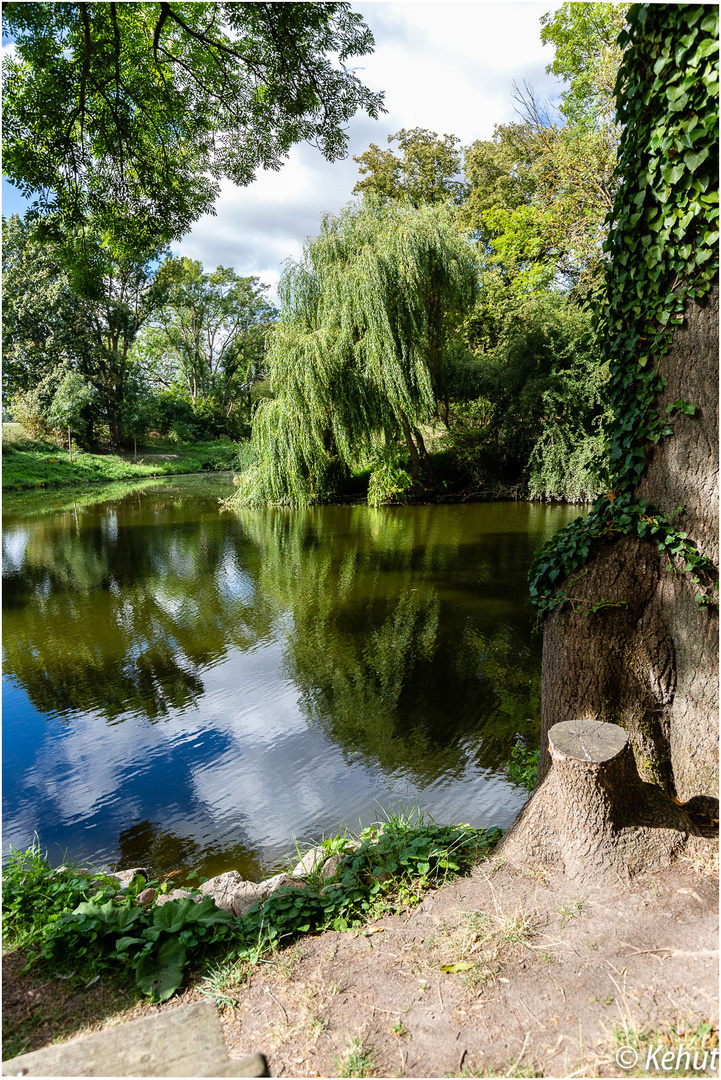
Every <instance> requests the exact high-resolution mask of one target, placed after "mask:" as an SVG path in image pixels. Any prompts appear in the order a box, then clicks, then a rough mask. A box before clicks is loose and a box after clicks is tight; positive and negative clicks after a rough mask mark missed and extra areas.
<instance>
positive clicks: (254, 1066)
mask: <svg viewBox="0 0 721 1080" xmlns="http://www.w3.org/2000/svg"><path fill="white" fill-rule="evenodd" d="M201 1075H203V1076H270V1073H269V1071H268V1062H267V1061H266V1058H265V1054H249V1055H248V1057H242V1058H235V1060H233V1061H227V1062H225V1063H224V1064H220V1065H218V1066H216V1068H214V1069H211V1070H210V1071H209V1072H206V1073H202V1074H201Z"/></svg>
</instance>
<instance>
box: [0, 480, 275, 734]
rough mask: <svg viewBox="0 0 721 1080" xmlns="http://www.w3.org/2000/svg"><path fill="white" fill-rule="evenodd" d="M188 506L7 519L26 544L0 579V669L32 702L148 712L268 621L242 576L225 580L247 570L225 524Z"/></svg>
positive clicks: (195, 682)
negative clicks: (196, 515) (0, 643)
mask: <svg viewBox="0 0 721 1080" xmlns="http://www.w3.org/2000/svg"><path fill="white" fill-rule="evenodd" d="M191 513H192V512H191V509H190V508H188V507H186V508H183V506H182V504H181V505H180V506H179V505H178V503H177V502H175V501H174V500H173V499H168V500H167V501H165V502H164V501H163V500H157V501H155V502H154V503H153V504H152V508H150V509H149V508H148V507H147V505H143V506H142V507H136V506H135V504H134V503H133V501H132V500H128V501H127V502H125V501H124V502H121V503H120V504H112V505H109V506H108V505H105V506H101V507H95V508H90V509H87V510H83V509H82V508H81V509H80V511H79V512H78V514H76V513H75V512H68V513H64V514H61V515H57V516H54V517H52V518H41V519H39V520H33V521H31V522H30V523H29V524H25V525H24V526H23V527H22V528H21V527H20V526H19V525H18V524H17V523H15V524H14V525H13V526H12V529H11V533H12V536H13V537H14V539H15V541H16V542H17V539H18V537H21V538H23V536H22V534H23V532H24V533H25V536H24V538H23V539H24V540H25V546H24V558H23V562H22V566H21V567H20V568H18V569H15V570H14V571H13V572H11V573H9V574H8V575H7V576H6V579H5V603H6V612H7V613H6V625H5V630H6V635H5V670H6V673H7V674H8V675H10V676H12V677H13V678H14V679H16V680H17V682H19V683H20V685H22V686H23V687H24V688H25V690H26V691H27V693H28V696H29V698H30V700H31V702H32V703H33V705H35V707H36V708H37V709H39V710H41V711H43V712H48V711H55V710H58V711H63V712H64V711H65V710H70V709H77V710H82V711H86V710H91V711H94V710H97V711H99V712H101V713H102V714H103V715H104V716H106V717H107V718H108V719H111V720H115V719H117V718H118V717H120V716H122V714H124V713H128V712H130V713H135V714H137V715H141V716H145V717H146V718H148V719H150V720H155V719H157V718H160V717H163V716H165V715H167V714H168V713H169V712H170V711H171V710H177V709H181V708H183V707H186V706H188V705H191V704H193V703H195V702H197V701H198V700H199V698H200V696H201V695H202V693H203V681H202V678H201V674H202V669H203V668H204V667H205V666H206V665H208V664H210V663H212V662H214V661H216V660H218V659H219V658H221V657H223V656H224V655H226V653H227V651H228V649H229V647H231V646H232V645H237V646H239V647H240V648H247V647H248V646H249V645H251V644H253V643H254V642H256V641H257V640H258V637H259V636H261V635H263V634H265V633H267V632H268V629H269V627H270V624H271V621H272V616H271V613H270V611H269V610H268V608H267V606H266V605H264V604H263V603H262V602H259V600H258V598H257V597H255V596H252V595H251V594H252V588H251V589H250V590H249V595H248V596H247V597H245V598H239V597H238V596H236V595H234V594H233V591H232V590H230V591H229V589H228V579H229V577H233V576H235V577H241V576H242V575H243V574H245V575H246V577H248V572H247V570H246V568H244V567H243V566H242V564H240V562H239V551H238V547H237V545H236V544H235V543H234V542H233V537H232V535H229V534H228V530H227V528H226V526H225V524H224V523H223V522H222V521H221V520H220V518H219V516H218V515H217V512H216V513H215V515H214V519H213V517H209V518H204V519H201V520H200V521H198V520H194V519H193V517H192V516H191ZM6 535H7V534H6ZM4 542H5V537H4ZM6 565H7V564H6ZM249 580H251V579H250V578H249Z"/></svg>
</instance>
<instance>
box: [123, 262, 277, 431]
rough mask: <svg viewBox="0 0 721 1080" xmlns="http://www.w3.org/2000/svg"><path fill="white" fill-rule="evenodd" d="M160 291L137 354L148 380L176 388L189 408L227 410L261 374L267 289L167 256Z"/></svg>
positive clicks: (270, 310) (269, 315)
mask: <svg viewBox="0 0 721 1080" xmlns="http://www.w3.org/2000/svg"><path fill="white" fill-rule="evenodd" d="M158 284H159V286H160V287H161V288H162V289H163V290H164V294H163V303H162V305H161V306H160V307H159V308H158V310H157V311H156V313H155V315H154V317H153V318H152V320H150V321H149V322H148V324H146V326H145V328H144V329H143V331H142V333H141V335H140V338H139V340H138V342H137V344H136V347H135V352H136V355H137V356H138V357H139V359H140V362H141V363H142V365H143V367H144V368H145V370H146V371H147V375H148V381H149V382H150V383H151V385H156V386H158V385H159V386H161V387H164V388H166V389H168V388H172V387H174V386H180V387H181V388H182V390H183V391H184V392H185V393H186V394H187V395H188V396H189V397H190V399H191V401H192V402H193V404H194V405H197V404H199V403H200V402H207V403H208V404H210V403H211V402H212V403H213V404H214V405H215V406H216V407H218V408H219V409H223V410H226V411H228V412H230V411H232V408H233V405H234V403H235V402H236V401H237V399H238V398H239V397H240V396H241V394H245V395H248V394H249V392H250V389H251V386H252V383H253V382H254V381H255V380H257V379H258V378H260V377H262V375H263V358H264V354H265V339H266V335H267V332H268V329H269V328H270V325H271V323H272V320H273V318H274V315H275V308H274V307H273V305H272V304H270V303H269V302H268V300H267V299H266V297H265V293H266V292H267V286H265V285H262V284H261V283H260V281H259V280H258V278H256V277H240V276H239V275H238V274H236V273H235V271H234V270H231V269H227V268H226V267H223V266H219V267H218V268H217V269H216V270H214V271H212V272H209V273H208V272H204V271H203V267H202V264H201V263H200V262H196V261H193V260H191V259H186V258H173V257H171V258H169V259H166V260H165V262H164V263H163V265H162V267H161V268H160V270H159V272H158ZM208 434H215V432H212V433H211V432H208Z"/></svg>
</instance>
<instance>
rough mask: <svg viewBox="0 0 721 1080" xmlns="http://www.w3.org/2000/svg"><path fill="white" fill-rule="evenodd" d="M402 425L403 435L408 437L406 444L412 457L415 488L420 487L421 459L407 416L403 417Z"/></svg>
mask: <svg viewBox="0 0 721 1080" xmlns="http://www.w3.org/2000/svg"><path fill="white" fill-rule="evenodd" d="M401 423H402V425H403V434H404V435H405V437H406V444H407V446H408V452H409V454H410V455H411V480H412V481H413V483H414V485H415V486H420V481H419V480H418V476H419V473H420V471H421V459H420V456H419V454H418V447H417V446H416V444H415V442H414V441H413V433H412V431H411V425H410V424H409V423H408V420H407V419H406V417H405V416H402V417H401Z"/></svg>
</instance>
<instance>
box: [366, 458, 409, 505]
mask: <svg viewBox="0 0 721 1080" xmlns="http://www.w3.org/2000/svg"><path fill="white" fill-rule="evenodd" d="M384 449H385V453H381V454H379V455H378V456H377V457H376V459H375V461H374V463H373V467H372V469H371V473H370V477H369V480H368V505H369V506H374V507H377V506H381V505H382V504H383V503H404V502H406V501H407V499H408V496H409V494H410V489H411V487H412V486H413V481H412V480H411V478H410V476H409V474H408V471H407V469H406V468H405V464H404V461H403V460H402V458H403V455H401V454H399V453H398V451H397V450H396V449H395V448H394V447H391V448H384Z"/></svg>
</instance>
